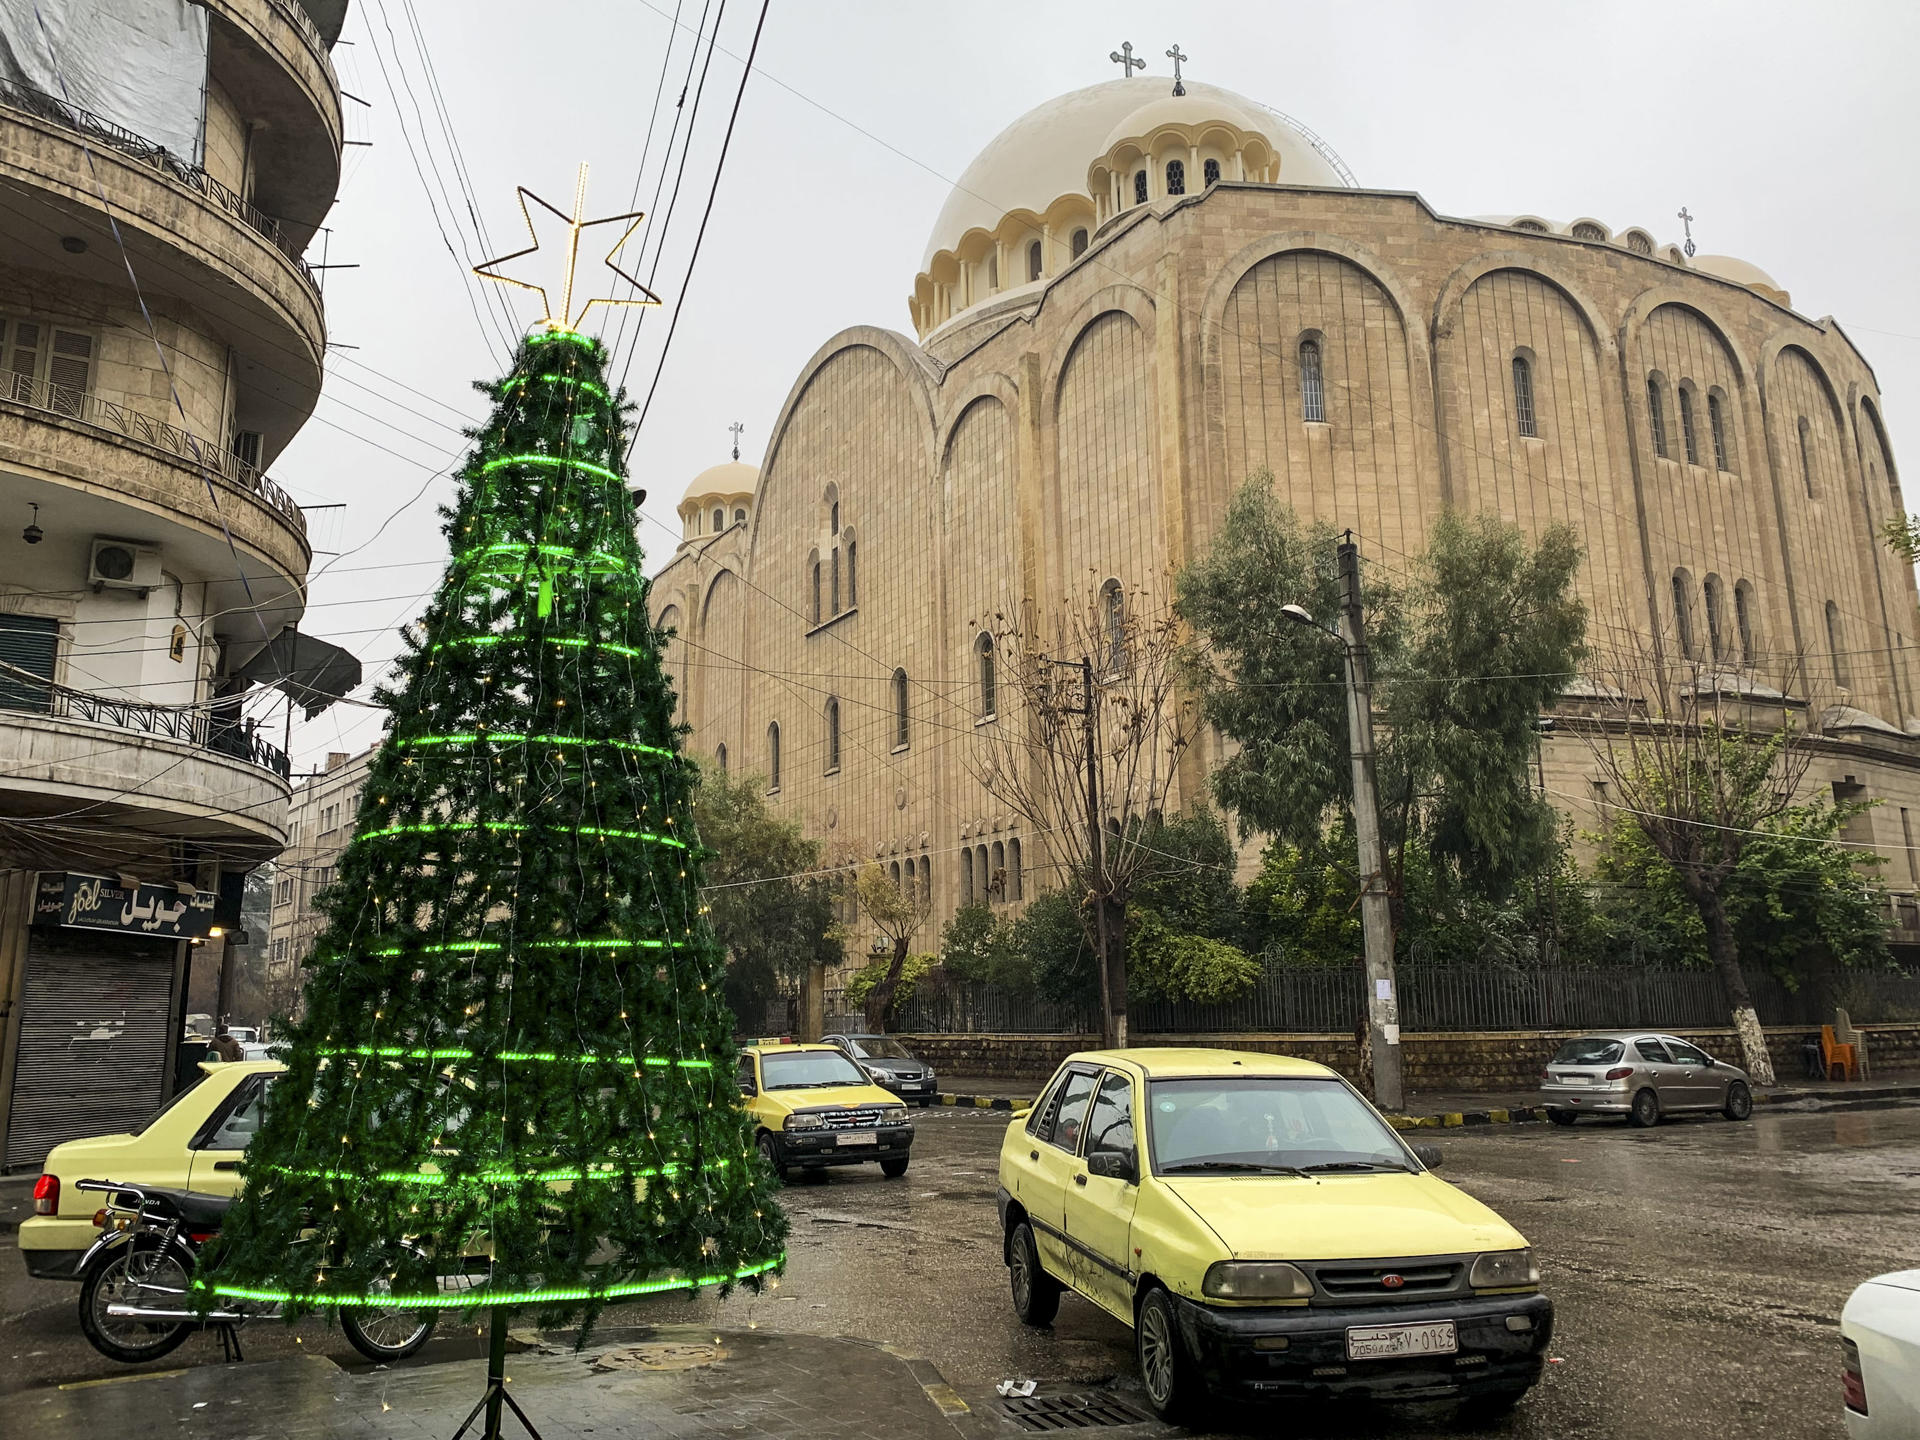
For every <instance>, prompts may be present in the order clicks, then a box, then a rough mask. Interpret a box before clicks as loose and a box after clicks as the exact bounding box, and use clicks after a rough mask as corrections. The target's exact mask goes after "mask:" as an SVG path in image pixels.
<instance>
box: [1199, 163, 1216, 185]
mask: <svg viewBox="0 0 1920 1440" xmlns="http://www.w3.org/2000/svg"><path fill="white" fill-rule="evenodd" d="M1200 174H1201V176H1202V177H1203V178H1204V179H1205V180H1206V182H1207V184H1209V185H1218V184H1219V183H1220V162H1219V161H1218V160H1205V161H1202V162H1201V165H1200Z"/></svg>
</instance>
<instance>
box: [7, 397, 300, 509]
mask: <svg viewBox="0 0 1920 1440" xmlns="http://www.w3.org/2000/svg"><path fill="white" fill-rule="evenodd" d="M0 400H11V401H13V402H14V403H15V404H16V405H25V406H28V407H30V408H32V409H35V410H45V411H47V412H49V413H51V414H54V415H59V416H62V417H64V418H66V419H68V420H77V421H79V422H80V423H81V424H83V425H91V426H92V427H93V428H94V429H96V430H111V431H112V432H114V433H115V434H117V435H124V436H126V437H127V438H128V439H130V440H139V441H142V442H143V443H145V444H148V445H151V446H153V447H154V448H155V449H158V450H164V451H166V452H167V453H168V454H169V455H177V456H178V457H180V458H181V459H182V460H185V461H186V462H187V463H188V464H190V465H193V466H195V467H197V468H199V469H201V470H205V471H208V472H210V473H211V474H213V475H216V476H218V477H219V478H220V479H222V480H224V481H226V483H227V484H229V485H231V486H233V487H234V488H235V489H237V490H244V491H245V492H246V493H247V494H249V495H251V496H253V497H254V498H255V499H257V500H260V501H261V502H263V503H264V504H266V505H268V506H270V507H271V508H272V509H273V510H274V511H275V512H276V513H278V514H279V515H280V516H281V517H282V518H283V519H285V520H286V521H287V523H288V524H289V525H291V526H292V527H293V528H294V530H295V531H297V532H298V533H299V534H301V535H305V534H306V533H307V517H306V512H305V511H303V510H302V509H301V508H300V507H299V505H298V504H296V503H295V502H294V499H293V497H292V496H291V495H289V494H287V492H286V491H285V490H282V489H281V488H280V487H279V486H278V485H276V484H275V483H274V482H273V481H271V480H269V479H268V478H267V477H266V476H265V475H263V474H261V473H260V468H259V467H258V466H257V465H252V464H249V463H248V462H247V461H245V460H242V459H241V458H240V457H239V456H238V455H236V454H234V453H233V451H231V450H227V449H224V448H222V447H221V446H218V445H215V444H214V443H213V442H212V441H210V440H202V439H201V438H200V437H199V436H198V435H195V434H193V433H192V432H190V431H187V430H182V429H181V428H180V427H179V426H177V425H169V424H167V423H166V421H164V420H155V419H152V418H151V417H150V416H146V415H142V414H141V413H140V412H139V411H137V410H130V409H128V408H127V407H126V406H125V405H116V404H114V403H113V402H112V401H110V400H102V399H101V398H100V397H99V396H98V395H95V394H92V393H91V392H89V391H85V390H75V389H73V388H72V387H71V386H67V385H55V384H54V383H53V382H52V381H50V380H36V379H34V378H33V377H32V376H31V375H22V374H19V373H17V372H10V371H0Z"/></svg>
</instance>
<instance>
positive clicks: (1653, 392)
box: [1647, 375, 1667, 460]
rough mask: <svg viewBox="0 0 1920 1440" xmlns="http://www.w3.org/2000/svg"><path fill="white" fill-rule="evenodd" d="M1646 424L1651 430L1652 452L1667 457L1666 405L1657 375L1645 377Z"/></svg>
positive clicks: (1662, 457) (1663, 457)
mask: <svg viewBox="0 0 1920 1440" xmlns="http://www.w3.org/2000/svg"><path fill="white" fill-rule="evenodd" d="M1647 425H1648V427H1649V428H1650V429H1651V430H1652V431H1653V453H1654V454H1656V455H1658V456H1659V457H1660V458H1661V459H1662V460H1665V459H1666V458H1667V407H1666V404H1665V400H1664V397H1663V396H1662V395H1661V394H1660V380H1659V377H1658V376H1655V375H1649V376H1648V377H1647Z"/></svg>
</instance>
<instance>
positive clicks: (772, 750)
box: [767, 720, 780, 790]
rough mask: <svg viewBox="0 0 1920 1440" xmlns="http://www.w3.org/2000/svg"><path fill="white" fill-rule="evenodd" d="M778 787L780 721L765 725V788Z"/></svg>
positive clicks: (774, 788) (772, 788) (773, 788)
mask: <svg viewBox="0 0 1920 1440" xmlns="http://www.w3.org/2000/svg"><path fill="white" fill-rule="evenodd" d="M779 788H780V722H779V721H778V720H776V721H774V722H773V723H772V724H771V725H769V726H767V789H768V790H778V789H779Z"/></svg>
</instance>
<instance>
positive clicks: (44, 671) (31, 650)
mask: <svg viewBox="0 0 1920 1440" xmlns="http://www.w3.org/2000/svg"><path fill="white" fill-rule="evenodd" d="M59 653H60V622H59V621H58V620H53V619H49V618H48V617H46V616H43V615H0V661H5V662H6V664H7V665H8V666H11V667H12V668H11V669H0V710H34V711H38V712H39V713H41V714H43V715H44V714H45V713H46V712H47V711H49V710H51V709H53V687H52V684H51V681H52V680H53V663H54V660H55V658H56V657H57V656H58V655H59ZM22 670H25V671H27V672H29V673H30V674H34V675H39V676H42V677H44V678H45V679H46V680H47V681H48V682H49V683H48V684H46V685H37V684H35V683H34V682H33V681H32V680H29V679H28V678H27V677H26V676H25V675H22V674H20V673H19V672H20V671H22Z"/></svg>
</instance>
